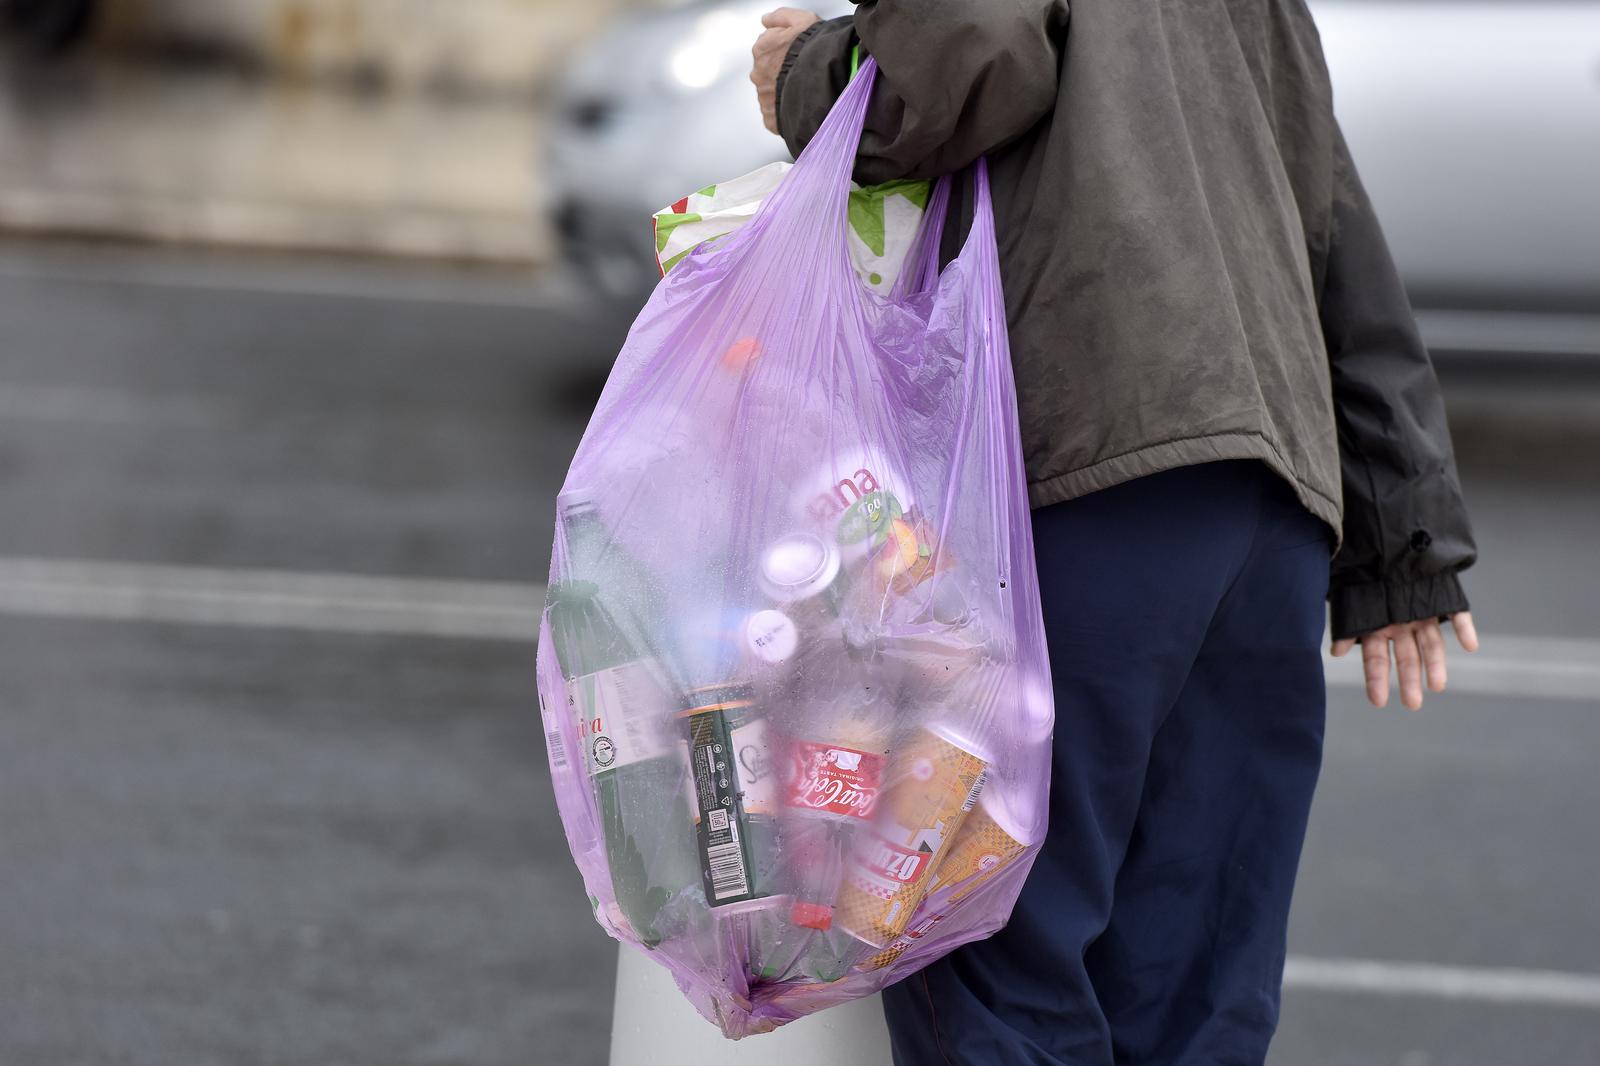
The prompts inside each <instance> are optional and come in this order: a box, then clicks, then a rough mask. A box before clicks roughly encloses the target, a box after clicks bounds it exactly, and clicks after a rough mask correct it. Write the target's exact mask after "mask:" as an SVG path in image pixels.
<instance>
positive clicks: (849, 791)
mask: <svg viewBox="0 0 1600 1066" xmlns="http://www.w3.org/2000/svg"><path fill="white" fill-rule="evenodd" d="M883 763H884V758H883V756H882V755H879V754H876V753H874V752H870V751H857V750H856V749H855V748H845V747H838V746H835V745H831V744H818V743H814V742H812V741H807V740H801V741H796V742H795V744H794V748H793V752H792V755H791V765H790V773H789V780H788V782H787V786H788V787H787V789H786V791H785V794H784V802H785V804H786V805H788V806H789V807H790V808H793V809H796V810H805V811H815V812H817V813H818V814H825V815H833V816H835V817H840V818H870V817H871V816H872V811H873V808H874V807H876V806H877V803H878V790H879V788H880V786H881V785H882V783H883Z"/></svg>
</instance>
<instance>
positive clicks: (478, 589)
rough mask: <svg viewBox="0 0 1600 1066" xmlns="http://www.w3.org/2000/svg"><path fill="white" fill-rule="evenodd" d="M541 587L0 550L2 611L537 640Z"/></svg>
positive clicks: (109, 619) (80, 616)
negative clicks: (10, 554) (1, 553)
mask: <svg viewBox="0 0 1600 1066" xmlns="http://www.w3.org/2000/svg"><path fill="white" fill-rule="evenodd" d="M543 603H544V586H542V585H531V584H512V583H499V582H474V581H436V580H421V579H413V578H405V579H402V578H390V577H363V576H359V575H354V574H315V573H299V572H292V571H281V570H220V569H207V568H201V567H187V566H154V565H147V564H140V563H105V562H90V561H80V560H57V559H27V558H4V557H0V614H9V615H23V616H33V617H49V618H81V619H100V620H107V621H124V622H181V623H187V624H191V625H205V626H222V625H226V626H254V627H259V628H267V629H308V630H325V631H333V632H343V633H383V634H391V635H406V636H422V637H456V638H476V639H480V640H521V641H532V640H535V639H536V638H537V636H538V632H539V617H540V613H541V610H542V607H543Z"/></svg>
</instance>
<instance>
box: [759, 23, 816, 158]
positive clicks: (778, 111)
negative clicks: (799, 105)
mask: <svg viewBox="0 0 1600 1066" xmlns="http://www.w3.org/2000/svg"><path fill="white" fill-rule="evenodd" d="M827 24H828V23H827V21H826V20H820V19H819V20H818V21H816V22H813V23H812V24H811V25H809V26H807V27H806V28H805V29H803V30H801V31H800V34H799V36H797V37H796V38H795V39H794V40H792V41H790V42H789V50H788V51H787V52H785V53H784V54H783V64H782V65H781V66H779V67H778V80H777V81H776V82H774V83H773V86H772V110H773V117H774V119H775V120H776V121H777V123H778V136H780V137H782V136H783V83H784V82H786V81H788V80H789V71H791V70H793V69H794V65H795V62H796V61H797V60H798V59H799V58H800V49H802V48H804V47H805V46H806V42H807V41H809V40H811V38H813V37H815V36H816V35H817V34H818V33H820V32H822V27H824V26H826V25H827ZM784 139H785V140H787V139H788V138H784Z"/></svg>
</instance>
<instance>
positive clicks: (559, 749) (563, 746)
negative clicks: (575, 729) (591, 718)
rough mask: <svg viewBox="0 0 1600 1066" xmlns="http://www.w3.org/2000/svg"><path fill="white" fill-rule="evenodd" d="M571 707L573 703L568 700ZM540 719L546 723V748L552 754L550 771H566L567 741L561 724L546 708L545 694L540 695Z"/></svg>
mask: <svg viewBox="0 0 1600 1066" xmlns="http://www.w3.org/2000/svg"><path fill="white" fill-rule="evenodd" d="M568 703H569V705H570V703H571V701H570V700H568ZM539 717H540V718H541V719H542V720H543V721H544V746H545V749H546V750H547V751H548V752H549V753H550V769H552V770H565V769H566V768H567V739H566V735H565V734H564V733H562V732H561V723H560V722H559V721H557V720H556V718H555V717H554V716H553V715H551V713H550V708H549V707H547V706H545V702H544V693H542V692H541V693H539Z"/></svg>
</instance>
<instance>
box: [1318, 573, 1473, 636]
mask: <svg viewBox="0 0 1600 1066" xmlns="http://www.w3.org/2000/svg"><path fill="white" fill-rule="evenodd" d="M1328 608H1329V629H1330V630H1331V631H1332V635H1333V639H1334V640H1344V639H1346V638H1349V637H1359V636H1362V635H1364V634H1367V633H1371V632H1372V631H1373V630H1375V629H1382V628H1383V627H1384V626H1387V625H1394V624H1396V623H1400V622H1415V621H1418V620H1419V619H1423V618H1437V619H1439V620H1440V621H1441V622H1442V621H1444V620H1445V619H1446V618H1447V617H1449V616H1450V615H1452V614H1455V613H1456V612H1457V611H1465V610H1467V609H1468V605H1467V594H1466V592H1465V591H1464V590H1463V589H1462V588H1461V577H1460V575H1459V574H1458V573H1457V572H1456V571H1454V570H1446V571H1445V572H1443V573H1440V574H1431V575H1429V576H1427V577H1421V578H1418V579H1416V580H1415V581H1372V582H1366V583H1363V584H1359V585H1343V586H1337V587H1334V588H1331V589H1329V591H1328Z"/></svg>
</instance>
